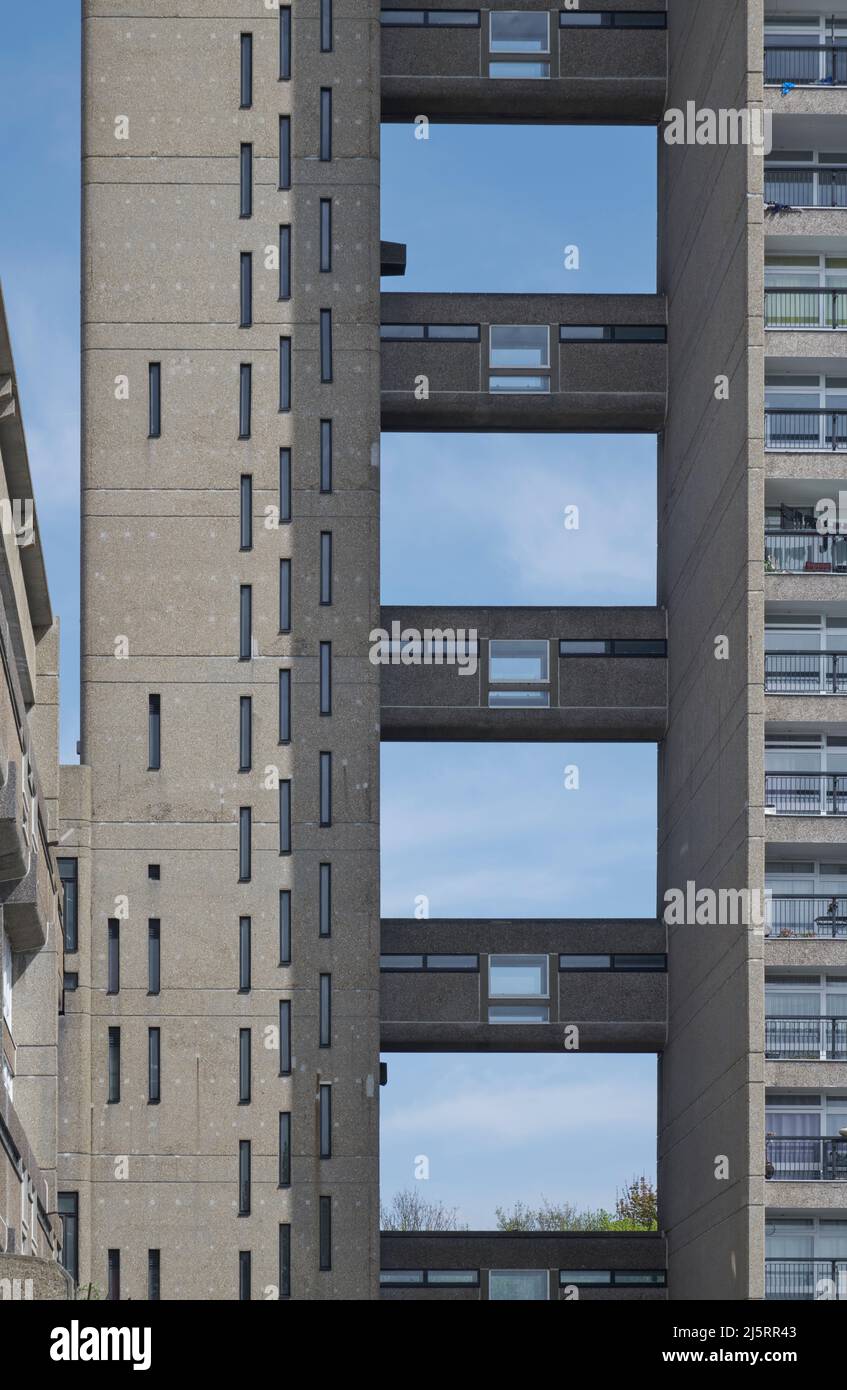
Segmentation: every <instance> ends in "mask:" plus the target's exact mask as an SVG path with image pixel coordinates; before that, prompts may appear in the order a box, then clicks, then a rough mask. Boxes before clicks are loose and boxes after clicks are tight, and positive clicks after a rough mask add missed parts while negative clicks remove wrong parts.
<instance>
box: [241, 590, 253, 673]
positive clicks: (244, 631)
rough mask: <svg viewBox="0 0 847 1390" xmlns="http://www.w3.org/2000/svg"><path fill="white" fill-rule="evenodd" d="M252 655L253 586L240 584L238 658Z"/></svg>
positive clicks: (247, 659)
mask: <svg viewBox="0 0 847 1390" xmlns="http://www.w3.org/2000/svg"><path fill="white" fill-rule="evenodd" d="M252 657H253V586H252V584H242V585H241V591H240V595H239V607H238V659H239V661H250V660H252Z"/></svg>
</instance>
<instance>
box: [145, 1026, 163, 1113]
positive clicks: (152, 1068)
mask: <svg viewBox="0 0 847 1390" xmlns="http://www.w3.org/2000/svg"><path fill="white" fill-rule="evenodd" d="M161 1100H162V1030H161V1028H158V1027H154V1028H148V1029H147V1104H148V1105H159V1104H160V1103H161Z"/></svg>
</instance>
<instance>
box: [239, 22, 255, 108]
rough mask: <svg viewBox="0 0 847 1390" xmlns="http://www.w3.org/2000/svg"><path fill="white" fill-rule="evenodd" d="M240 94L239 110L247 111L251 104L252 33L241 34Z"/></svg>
mask: <svg viewBox="0 0 847 1390" xmlns="http://www.w3.org/2000/svg"><path fill="white" fill-rule="evenodd" d="M240 58H241V72H240V77H241V96H240V102H239V108H238V109H239V111H249V110H250V108H251V106H252V105H253V35H252V34H251V33H242V35H241V48H240Z"/></svg>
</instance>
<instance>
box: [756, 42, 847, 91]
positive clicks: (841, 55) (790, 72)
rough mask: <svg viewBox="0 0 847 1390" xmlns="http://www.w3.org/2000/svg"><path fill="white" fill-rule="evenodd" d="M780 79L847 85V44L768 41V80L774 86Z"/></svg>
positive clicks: (767, 83)
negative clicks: (806, 44)
mask: <svg viewBox="0 0 847 1390" xmlns="http://www.w3.org/2000/svg"><path fill="white" fill-rule="evenodd" d="M780 82H797V83H800V84H801V85H803V86H808V85H809V84H810V83H818V82H820V83H826V84H827V85H831V86H833V87H843V86H847V45H844V44H840V43H821V44H815V45H814V46H811V45H810V46H808V47H807V46H805V45H797V44H783V43H766V44H765V83H766V85H768V86H774V85H776V84H777V83H780Z"/></svg>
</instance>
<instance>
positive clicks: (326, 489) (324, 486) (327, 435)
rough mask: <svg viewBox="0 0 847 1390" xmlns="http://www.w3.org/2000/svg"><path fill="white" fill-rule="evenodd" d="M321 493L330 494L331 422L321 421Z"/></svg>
mask: <svg viewBox="0 0 847 1390" xmlns="http://www.w3.org/2000/svg"><path fill="white" fill-rule="evenodd" d="M320 441H321V442H320V449H321V480H320V483H321V492H322V493H324V494H329V493H331V492H332V462H333V460H332V420H321V432H320Z"/></svg>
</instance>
